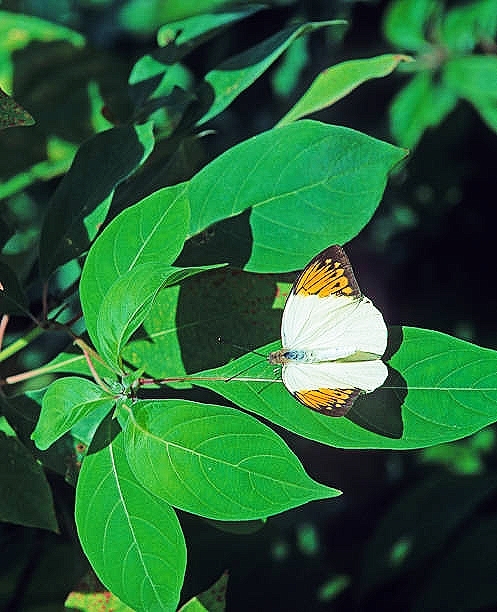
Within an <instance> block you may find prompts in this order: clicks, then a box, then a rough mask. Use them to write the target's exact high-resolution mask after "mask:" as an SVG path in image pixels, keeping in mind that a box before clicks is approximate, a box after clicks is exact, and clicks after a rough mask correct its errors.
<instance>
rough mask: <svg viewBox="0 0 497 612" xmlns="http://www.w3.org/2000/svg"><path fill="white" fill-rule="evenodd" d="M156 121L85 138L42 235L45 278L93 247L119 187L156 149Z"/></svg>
mask: <svg viewBox="0 0 497 612" xmlns="http://www.w3.org/2000/svg"><path fill="white" fill-rule="evenodd" d="M153 145H154V138H153V134H152V124H151V123H147V124H144V125H138V126H122V127H116V128H112V129H110V130H107V131H105V132H101V133H100V134H96V135H95V136H93V137H92V138H90V139H89V140H87V141H86V142H84V143H83V144H82V145H81V147H80V148H79V150H78V152H77V153H76V157H75V158H74V161H73V163H72V165H71V168H70V169H69V171H68V173H67V174H66V175H65V176H64V178H63V179H62V181H61V182H60V184H59V186H58V188H57V190H56V192H55V193H54V195H53V197H52V199H51V200H50V203H49V206H48V210H47V215H46V218H45V222H44V224H43V227H42V231H41V236H40V273H41V276H42V278H43V279H44V280H46V279H48V277H49V276H50V275H51V274H52V272H54V271H55V270H56V269H57V268H58V267H59V266H61V265H63V264H65V263H67V262H68V261H70V260H71V259H74V258H75V257H79V255H81V254H82V253H84V252H85V251H86V250H87V249H88V248H89V246H90V243H91V241H92V240H93V239H94V238H95V236H96V234H97V232H98V230H99V228H100V225H101V224H102V222H103V221H104V219H105V217H106V215H107V212H108V209H109V206H110V203H111V200H112V196H113V194H114V190H115V189H116V187H117V185H118V184H119V183H120V182H122V181H123V180H124V179H126V178H127V177H128V176H129V175H130V174H131V173H133V172H134V171H135V170H136V168H138V167H139V166H140V164H142V163H143V161H144V160H145V159H146V158H147V157H148V155H149V154H150V152H151V151H152V148H153Z"/></svg>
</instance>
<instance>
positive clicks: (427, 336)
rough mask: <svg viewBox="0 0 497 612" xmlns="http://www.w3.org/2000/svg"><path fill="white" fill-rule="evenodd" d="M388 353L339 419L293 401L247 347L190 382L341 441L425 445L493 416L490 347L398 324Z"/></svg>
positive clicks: (496, 357)
mask: <svg viewBox="0 0 497 612" xmlns="http://www.w3.org/2000/svg"><path fill="white" fill-rule="evenodd" d="M278 346H279V343H273V344H271V345H268V346H266V347H263V348H262V349H259V351H258V352H262V353H264V354H267V353H268V352H269V351H270V350H274V349H275V348H277V347H278ZM387 357H388V364H389V365H390V366H391V372H390V375H389V377H388V379H387V381H386V383H385V385H384V386H383V387H382V388H380V389H377V390H376V391H375V392H374V393H371V394H368V395H363V396H362V397H360V398H359V399H358V400H357V401H356V403H355V404H354V406H353V408H352V410H351V411H350V412H349V413H348V415H347V416H346V417H344V418H339V419H332V418H330V417H328V416H325V415H321V414H318V413H316V412H313V411H311V410H309V409H307V408H305V407H304V406H302V405H301V404H299V403H298V402H297V401H296V400H294V399H293V398H292V397H291V396H290V394H289V393H288V392H287V391H286V389H285V388H284V386H283V385H282V383H281V380H280V375H279V373H278V374H275V372H274V368H272V366H269V365H268V364H267V363H265V361H264V359H262V358H261V357H258V356H257V355H253V354H250V355H245V356H244V357H242V358H240V359H237V360H235V361H232V362H230V363H229V364H228V365H226V366H224V367H222V368H216V369H213V370H208V371H205V372H201V373H200V374H199V375H198V379H197V382H196V384H198V385H201V386H204V387H207V388H209V389H212V390H214V391H216V392H217V393H219V394H220V395H222V396H224V397H226V398H227V399H229V400H231V401H233V402H235V403H237V404H238V405H240V406H242V407H243V408H244V409H246V410H250V411H251V412H255V413H256V414H259V415H260V416H262V417H264V418H266V419H268V420H269V421H272V422H274V423H277V424H278V425H281V426H282V427H285V428H286V429H289V430H290V431H293V432H295V433H298V434H300V435H302V436H305V437H307V438H311V439H313V440H317V441H319V442H323V443H325V444H330V445H332V446H338V447H342V448H397V449H408V448H420V447H425V446H432V445H434V444H439V443H441V442H448V441H451V440H457V439H459V438H462V437H464V436H467V435H469V434H471V433H474V432H475V431H478V430H479V429H481V428H482V427H485V426H486V425H488V424H490V423H493V422H494V421H495V420H496V418H497V417H496V414H497V353H496V352H495V351H492V350H490V349H485V348H481V347H479V346H476V345H474V344H470V343H469V342H465V341H463V340H458V339H457V338H453V337H451V336H447V335H445V334H442V333H439V332H435V331H431V330H423V329H417V328H411V327H403V328H402V330H400V329H395V328H394V329H391V330H390V348H389V349H388V350H387ZM237 375H239V377H238V376H237ZM193 379H194V377H191V379H190V380H191V381H193ZM251 379H252V380H251ZM254 379H255V380H254ZM257 379H258V380H257ZM225 381H228V382H225ZM270 381H273V382H272V383H271V382H270Z"/></svg>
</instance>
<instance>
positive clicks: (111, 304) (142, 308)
mask: <svg viewBox="0 0 497 612" xmlns="http://www.w3.org/2000/svg"><path fill="white" fill-rule="evenodd" d="M215 267H217V266H203V267H198V268H193V267H192V268H175V267H173V266H164V265H162V264H158V263H143V264H139V265H137V266H135V267H134V268H132V269H131V270H129V271H128V272H126V273H125V274H123V275H122V276H121V277H120V278H119V279H118V280H116V282H115V283H114V284H113V285H112V286H111V288H110V289H109V291H108V292H107V293H106V294H105V297H104V299H103V300H102V304H101V306H100V310H99V312H98V317H97V320H96V327H95V330H93V329H88V332H89V333H90V336H91V338H92V340H93V343H94V345H95V347H96V349H97V351H98V352H99V353H100V356H101V357H102V358H104V359H105V360H106V361H107V362H108V363H109V364H110V365H111V366H114V367H116V368H118V369H119V368H120V367H121V354H122V351H123V350H124V347H125V346H126V344H127V342H128V340H129V339H130V338H131V336H132V335H133V333H134V332H135V331H136V330H137V329H138V328H139V327H140V325H141V324H142V323H143V321H144V320H145V318H146V317H147V316H148V314H149V313H150V310H151V308H152V306H153V304H154V302H155V300H156V299H157V296H158V294H159V291H160V290H161V289H163V288H165V287H167V286H168V285H174V284H176V283H178V282H180V281H181V280H183V279H184V278H187V277H188V276H192V275H194V274H198V273H199V272H203V271H205V270H210V269H212V268H215Z"/></svg>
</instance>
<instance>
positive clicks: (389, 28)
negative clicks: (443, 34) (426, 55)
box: [383, 0, 440, 51]
mask: <svg viewBox="0 0 497 612" xmlns="http://www.w3.org/2000/svg"><path fill="white" fill-rule="evenodd" d="M439 11H440V3H439V2H437V0H394V2H392V3H391V4H390V8H389V9H388V11H387V13H386V16H385V19H384V22H383V32H384V34H385V36H386V38H387V39H388V40H389V41H390V42H391V43H392V44H393V45H395V46H397V47H399V48H400V49H409V50H410V51H424V50H425V49H426V48H427V47H429V42H428V40H429V27H430V24H431V22H432V20H434V18H435V17H436V16H437V14H438V13H439Z"/></svg>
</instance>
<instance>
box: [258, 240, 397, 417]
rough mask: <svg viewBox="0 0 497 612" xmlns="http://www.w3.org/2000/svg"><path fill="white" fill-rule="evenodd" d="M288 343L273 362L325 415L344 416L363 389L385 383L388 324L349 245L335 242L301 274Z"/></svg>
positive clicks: (290, 303) (284, 329)
mask: <svg viewBox="0 0 497 612" xmlns="http://www.w3.org/2000/svg"><path fill="white" fill-rule="evenodd" d="M281 340H282V345H283V347H284V348H282V349H280V350H279V351H274V352H272V353H270V354H269V356H268V361H269V362H270V363H272V364H281V365H282V379H283V383H284V384H285V386H286V388H287V389H288V391H289V392H290V393H291V394H292V395H293V396H294V397H295V398H296V399H297V400H298V401H300V402H301V403H302V404H304V405H305V406H307V407H309V408H312V409H313V410H316V411H318V412H321V413H323V414H328V415H330V416H342V415H344V414H345V413H346V412H347V411H348V410H349V409H350V407H351V406H352V404H353V403H354V401H355V399H356V398H357V397H358V396H359V395H360V394H361V393H369V392H371V391H373V390H374V389H376V388H377V387H379V386H381V385H382V384H383V382H384V381H385V378H386V376H387V368H386V366H385V364H384V363H383V362H382V361H381V357H382V355H383V353H384V352H385V349H386V344H387V328H386V325H385V322H384V320H383V317H382V315H381V313H380V311H379V310H378V309H377V308H376V307H375V306H374V305H373V303H372V302H371V300H369V299H368V298H367V297H365V296H364V295H363V294H362V293H361V291H360V289H359V285H358V284H357V281H356V279H355V276H354V273H353V271H352V266H351V265H350V262H349V260H348V258H347V255H346V254H345V252H344V251H343V249H342V248H341V247H340V246H338V245H335V246H331V247H329V248H327V249H325V250H324V251H323V252H322V253H319V254H318V255H316V257H314V258H313V259H312V260H311V261H310V262H309V264H308V265H307V266H306V267H305V268H304V270H303V271H302V272H301V274H300V275H299V276H298V277H297V279H296V281H295V283H294V284H293V287H292V290H291V292H290V294H289V296H288V299H287V301H286V304H285V308H284V311H283V318H282V324H281Z"/></svg>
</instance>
